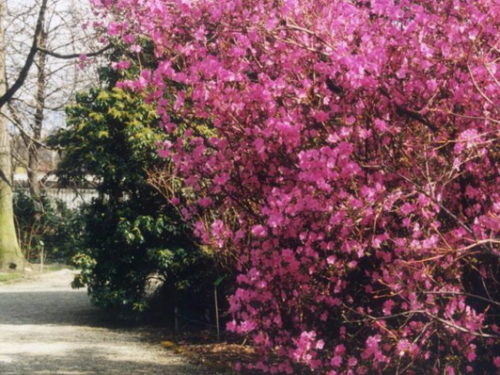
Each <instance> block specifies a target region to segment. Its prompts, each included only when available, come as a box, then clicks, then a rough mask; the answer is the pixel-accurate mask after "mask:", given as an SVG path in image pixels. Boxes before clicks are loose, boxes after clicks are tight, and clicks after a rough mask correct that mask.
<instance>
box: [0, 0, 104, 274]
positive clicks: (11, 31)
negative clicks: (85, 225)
mask: <svg viewBox="0 0 500 375" xmlns="http://www.w3.org/2000/svg"><path fill="white" fill-rule="evenodd" d="M7 5H9V7H8V6H7ZM89 14H90V13H89V10H88V9H87V8H85V6H82V3H81V2H78V1H76V0H38V1H37V2H32V1H29V2H25V1H22V0H21V1H19V0H17V1H15V2H14V1H13V2H12V3H9V4H8V1H7V0H0V40H1V42H0V114H1V116H0V270H5V269H7V268H12V269H13V268H18V267H20V266H21V265H22V264H23V263H24V258H23V256H22V252H21V251H20V249H19V245H18V241H17V238H16V231H15V226H14V218H13V207H12V164H11V149H10V134H9V128H10V130H11V131H13V132H14V133H15V134H17V135H18V136H19V137H20V138H21V139H22V141H23V143H24V145H25V149H26V150H27V158H26V160H23V158H22V157H18V158H17V159H19V160H20V161H21V162H23V163H24V167H25V168H26V170H27V172H28V177H29V185H30V192H31V194H32V196H33V198H35V200H37V199H39V197H40V191H41V185H40V180H41V176H40V173H39V160H40V158H39V155H40V150H41V149H43V148H44V147H46V146H45V145H44V143H43V139H44V135H45V132H47V131H49V130H50V129H53V128H54V127H57V126H58V125H61V124H63V123H64V107H65V105H66V104H67V103H68V101H69V100H70V99H71V98H72V97H74V94H75V92H76V91H78V90H80V89H82V88H84V87H85V86H86V85H87V84H88V83H89V81H90V80H91V78H90V77H92V76H93V74H92V72H91V73H88V72H87V73H86V74H84V73H82V71H81V70H80V69H79V68H78V59H76V58H77V57H78V56H80V55H82V54H85V53H87V52H88V51H89V50H92V48H94V50H95V51H96V52H94V53H90V54H89V53H87V54H88V55H98V54H100V53H101V52H103V51H104V49H103V48H102V46H100V45H98V44H97V40H96V38H95V36H94V35H91V34H89V32H87V31H85V30H84V29H82V28H81V24H82V22H83V20H84V19H85V18H88V15H89ZM13 129H15V130H13ZM14 151H16V150H14ZM15 154H16V152H14V155H15Z"/></svg>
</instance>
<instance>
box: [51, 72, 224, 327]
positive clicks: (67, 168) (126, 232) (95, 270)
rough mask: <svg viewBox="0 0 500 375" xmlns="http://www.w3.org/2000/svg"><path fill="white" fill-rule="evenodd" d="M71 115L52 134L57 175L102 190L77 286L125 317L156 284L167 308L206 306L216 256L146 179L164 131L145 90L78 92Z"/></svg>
mask: <svg viewBox="0 0 500 375" xmlns="http://www.w3.org/2000/svg"><path fill="white" fill-rule="evenodd" d="M113 76H116V75H115V74H114V73H112V71H111V70H109V69H107V70H103V77H104V78H106V79H108V78H109V77H113ZM67 115H68V126H67V128H66V129H63V130H61V131H59V132H58V133H57V134H55V135H54V136H53V137H52V138H51V140H50V144H52V145H57V146H59V147H61V148H62V149H63V150H64V152H63V158H62V161H61V163H60V165H59V168H58V171H57V175H58V178H59V181H60V182H61V183H63V184H66V185H72V184H82V183H86V184H89V183H90V184H92V185H94V186H95V188H96V189H97V192H98V194H99V195H98V197H97V198H96V199H94V200H93V202H92V203H91V204H89V205H88V206H87V207H85V208H84V209H83V211H82V217H83V221H84V223H83V228H82V231H83V234H82V238H81V245H80V247H81V248H82V251H81V252H80V253H79V254H77V255H76V256H75V257H74V262H75V263H76V265H77V266H78V267H80V268H81V273H80V275H79V276H77V278H76V279H75V282H74V284H75V286H84V285H86V286H88V289H89V292H90V295H91V298H92V300H93V302H94V303H96V304H97V305H98V306H101V307H104V308H107V309H110V310H113V311H115V312H116V313H117V314H120V316H122V317H126V318H128V317H131V316H138V314H136V313H139V312H142V311H144V310H145V309H146V308H147V307H148V302H149V300H150V297H151V296H150V295H149V294H150V293H151V292H154V291H156V292H159V291H158V290H156V289H155V288H157V287H158V286H160V287H161V288H162V290H161V293H160V294H161V295H162V298H164V299H165V298H167V297H168V298H169V299H167V300H166V301H164V302H165V303H166V304H167V306H166V308H167V311H169V310H170V311H171V310H172V309H173V307H174V305H176V306H178V307H179V308H180V309H181V311H182V308H184V309H185V310H193V309H198V310H199V309H200V308H203V307H204V308H206V305H205V306H203V302H205V303H208V302H206V300H207V299H209V298H210V295H211V294H210V293H211V290H212V289H211V288H212V283H213V280H215V279H216V277H217V275H216V269H215V268H214V267H213V261H212V257H211V255H210V254H209V253H208V252H203V251H201V250H200V249H199V248H198V247H196V246H195V245H194V244H193V242H192V240H191V239H190V230H189V228H187V227H186V225H184V224H183V222H182V221H181V220H179V215H178V214H177V211H176V209H175V208H174V207H173V206H171V205H170V204H167V202H166V201H165V199H164V198H163V197H162V196H161V195H160V194H159V193H157V192H156V190H155V189H154V188H153V187H152V186H151V185H150V184H149V183H148V181H147V173H146V172H147V170H148V169H152V168H154V166H155V165H157V164H158V160H159V157H158V154H157V151H156V142H158V141H160V140H162V139H164V137H165V136H164V134H163V133H162V131H161V130H160V129H159V128H157V116H156V114H155V112H154V110H153V109H152V107H151V106H148V105H146V104H144V102H143V100H142V99H141V96H140V95H136V94H130V93H127V92H124V91H123V90H120V89H117V88H111V89H107V88H94V89H91V90H90V91H89V92H86V93H82V94H79V95H78V96H77V98H76V103H75V104H74V105H72V106H71V107H69V108H68V109H67ZM202 266H203V267H202ZM197 268H203V269H204V270H205V271H203V272H202V271H200V272H196V269H197ZM187 269H189V272H188V271H186V270H187ZM207 288H208V292H207V291H206V290H207ZM148 293H149V294H148ZM189 298H191V299H194V300H195V302H196V303H191V304H189V303H188V301H187V300H188V299H189ZM210 301H211V300H210ZM210 305H211V304H210Z"/></svg>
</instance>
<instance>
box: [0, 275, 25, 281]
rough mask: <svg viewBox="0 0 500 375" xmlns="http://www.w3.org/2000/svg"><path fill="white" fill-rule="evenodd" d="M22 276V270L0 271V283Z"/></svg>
mask: <svg viewBox="0 0 500 375" xmlns="http://www.w3.org/2000/svg"><path fill="white" fill-rule="evenodd" d="M23 277H24V275H23V273H22V272H5V273H4V272H0V283H5V282H9V281H13V280H18V279H22V278H23Z"/></svg>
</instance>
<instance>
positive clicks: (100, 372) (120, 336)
mask: <svg viewBox="0 0 500 375" xmlns="http://www.w3.org/2000/svg"><path fill="white" fill-rule="evenodd" d="M73 276H74V272H72V271H69V270H63V271H58V272H54V273H52V274H49V275H43V276H41V277H40V278H39V279H36V280H33V279H32V280H26V281H22V282H18V283H14V284H10V285H0V374H1V375H129V374H130V375H135V374H137V375H149V374H151V375H155V374H165V375H210V374H211V372H209V371H203V370H202V369H200V368H198V367H196V366H193V365H191V364H189V363H187V362H186V360H185V359H184V358H183V357H181V356H179V355H177V354H175V353H173V352H170V351H166V350H164V349H162V348H161V346H160V345H159V342H158V341H159V340H158V339H155V338H154V337H155V332H151V331H148V330H147V329H143V328H140V327H136V328H132V327H129V328H127V329H124V327H123V326H122V327H119V326H118V325H117V324H116V322H113V321H110V319H109V317H108V318H105V316H104V314H102V313H101V312H100V311H99V310H97V309H96V308H94V307H93V306H92V305H91V304H90V302H89V298H88V296H87V293H86V292H85V291H84V290H72V289H71V288H70V286H69V285H70V282H71V280H72V279H73Z"/></svg>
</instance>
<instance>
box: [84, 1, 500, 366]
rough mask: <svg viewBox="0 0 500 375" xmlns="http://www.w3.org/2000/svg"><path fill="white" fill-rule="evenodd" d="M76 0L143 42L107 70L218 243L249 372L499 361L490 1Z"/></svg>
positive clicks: (497, 70)
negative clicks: (143, 104) (159, 131)
mask: <svg viewBox="0 0 500 375" xmlns="http://www.w3.org/2000/svg"><path fill="white" fill-rule="evenodd" d="M94 3H95V5H96V9H98V10H99V11H102V12H108V13H109V14H112V16H113V21H112V22H110V23H109V26H108V32H109V34H110V35H111V36H112V37H119V38H121V39H122V40H124V41H125V43H128V44H130V46H131V50H132V51H138V50H139V48H138V46H137V45H135V44H134V43H135V39H136V38H135V37H136V36H139V35H140V36H141V37H144V38H147V39H148V40H150V41H151V43H152V45H153V47H154V53H155V56H156V58H157V61H156V63H155V66H156V68H155V69H153V70H144V71H143V72H142V73H141V75H140V76H139V77H138V79H137V80H136V81H134V82H130V81H128V82H123V83H122V86H127V87H129V88H131V89H133V90H139V91H143V92H146V93H147V95H148V97H149V98H150V100H151V101H154V102H156V104H157V106H158V112H159V114H160V115H162V118H163V125H164V127H165V130H166V131H167V132H169V133H170V134H171V141H170V142H167V143H166V144H164V145H162V147H161V150H160V152H161V153H162V154H163V155H164V156H165V157H168V158H169V160H171V162H172V163H173V165H174V171H175V176H176V177H177V178H181V179H182V181H183V184H184V192H185V196H184V198H183V197H175V198H174V199H173V202H174V203H176V204H178V202H179V201H188V203H186V205H185V207H184V208H183V212H184V215H185V217H186V218H188V219H190V220H193V222H194V223H195V225H196V229H197V232H198V234H199V236H200V237H201V238H202V239H203V241H205V242H206V243H208V244H210V245H211V246H213V247H214V248H217V249H218V250H219V251H220V252H221V253H224V254H228V256H230V257H231V258H232V259H235V261H234V267H236V269H237V274H238V276H237V290H236V291H235V293H234V294H233V295H232V296H231V297H230V305H231V307H230V313H231V314H232V316H233V317H234V320H233V321H232V322H231V323H230V324H229V329H230V330H233V331H235V332H238V333H240V334H242V335H244V336H248V337H250V338H251V340H252V342H253V345H255V347H256V348H257V349H258V350H260V351H261V352H262V353H263V356H262V358H263V360H262V362H260V363H256V364H255V369H256V370H262V371H264V372H269V373H279V374H282V373H284V374H299V373H302V372H304V373H309V372H312V373H315V374H329V375H334V374H382V373H384V374H448V375H453V374H463V373H474V374H482V373H485V374H493V373H496V371H498V370H499V369H500V357H499V356H498V355H499V354H498V353H499V352H500V351H498V349H499V337H500V327H499V323H498V320H499V316H500V315H499V314H500V298H499V295H500V288H499V286H500V285H499V283H500V271H499V269H500V267H499V258H500V250H499V243H500V240H499V238H498V233H499V229H500V217H499V214H500V189H499V186H500V178H499V173H498V172H499V165H500V164H499V157H500V150H499V146H498V145H499V143H498V135H499V125H500V116H499V108H500V107H499V106H500V67H499V62H500V43H499V35H500V34H499V30H500V27H499V26H500V2H498V1H497V0H476V1H460V0H439V1H437V0H425V1H424V0H414V1H409V0H399V1H396V0H371V1H354V0H353V1H348V0H314V1H313V0H225V1H220V0H94ZM125 65H126V64H125ZM194 124H198V125H196V126H195V125H194ZM200 124H202V125H203V126H201V125H200ZM200 129H202V130H200ZM203 129H204V130H203ZM186 197H187V198H189V199H187V198H186ZM495 351H496V353H497V354H495Z"/></svg>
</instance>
